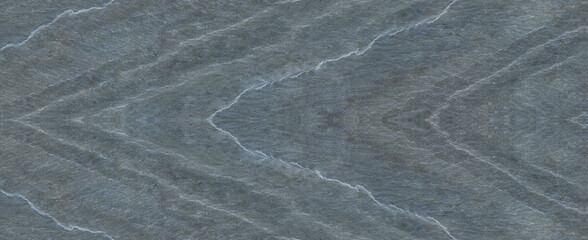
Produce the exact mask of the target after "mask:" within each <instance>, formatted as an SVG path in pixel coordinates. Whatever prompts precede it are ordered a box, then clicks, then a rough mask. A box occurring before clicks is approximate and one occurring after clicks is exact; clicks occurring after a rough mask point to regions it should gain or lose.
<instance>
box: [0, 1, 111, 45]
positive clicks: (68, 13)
mask: <svg viewBox="0 0 588 240" xmlns="http://www.w3.org/2000/svg"><path fill="white" fill-rule="evenodd" d="M113 2H114V0H110V1H109V2H107V3H106V4H104V5H102V6H101V7H91V8H86V9H82V10H78V11H74V10H71V9H68V10H65V11H64V12H62V13H61V14H59V15H57V17H55V18H54V19H53V21H51V22H49V23H47V24H44V25H41V26H40V27H38V28H37V29H35V30H34V31H32V32H31V33H30V34H29V36H28V37H27V38H26V39H25V40H23V41H22V42H19V43H10V44H7V45H6V46H4V47H2V48H0V52H1V51H3V50H4V49H6V48H9V47H20V46H22V45H24V44H25V43H27V42H28V41H29V40H31V39H32V38H33V37H34V36H36V35H37V34H39V32H41V31H42V30H43V29H45V28H48V27H49V26H51V25H52V24H53V23H55V22H57V20H59V19H61V18H63V17H65V16H73V15H78V14H80V13H86V12H90V11H95V10H102V9H104V8H106V7H107V6H108V5H110V4H112V3H113Z"/></svg>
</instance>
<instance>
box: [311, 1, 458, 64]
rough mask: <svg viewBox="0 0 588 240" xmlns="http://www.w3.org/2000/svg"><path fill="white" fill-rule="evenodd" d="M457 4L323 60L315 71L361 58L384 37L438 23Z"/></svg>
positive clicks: (451, 4)
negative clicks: (356, 57) (343, 60)
mask: <svg viewBox="0 0 588 240" xmlns="http://www.w3.org/2000/svg"><path fill="white" fill-rule="evenodd" d="M456 2H457V0H453V1H452V2H451V3H450V4H449V5H447V7H445V9H443V11H442V12H441V13H440V14H438V15H435V16H431V17H428V18H426V19H425V20H422V21H420V22H417V23H415V24H413V25H411V26H408V27H403V28H401V29H396V28H391V29H388V30H386V31H385V32H383V33H381V34H380V35H378V36H376V38H374V39H373V40H372V41H371V42H370V43H368V44H367V45H366V46H365V47H364V48H358V49H356V50H354V51H351V52H349V53H346V54H343V55H341V56H339V57H336V58H332V59H327V60H323V61H321V62H320V63H319V64H317V65H316V66H315V67H314V70H315V71H316V70H319V69H320V68H321V67H322V66H323V65H324V64H326V63H329V62H336V61H339V60H341V59H344V58H347V57H350V56H351V55H356V56H361V55H363V54H364V53H365V52H366V51H367V50H369V49H371V48H372V47H373V45H374V43H375V42H376V41H378V40H380V38H382V37H386V36H394V35H396V34H399V33H401V32H405V31H408V30H411V29H413V28H416V27H418V26H420V25H423V24H431V23H434V22H436V21H437V20H439V19H440V18H441V17H442V16H443V15H445V14H446V13H447V12H448V11H449V8H450V7H451V6H453V4H455V3H456Z"/></svg>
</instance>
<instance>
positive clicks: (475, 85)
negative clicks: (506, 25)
mask: <svg viewBox="0 0 588 240" xmlns="http://www.w3.org/2000/svg"><path fill="white" fill-rule="evenodd" d="M586 28H588V27H586V26H582V27H578V28H576V29H574V30H571V31H567V32H564V33H562V34H561V35H559V36H557V37H555V38H552V39H549V40H548V41H546V42H544V43H541V44H539V45H537V46H534V47H532V48H531V49H529V50H528V51H526V52H524V53H523V54H521V55H519V56H518V57H517V58H516V59H514V60H513V61H512V62H510V63H509V64H508V65H506V66H504V67H502V68H500V69H498V70H497V71H496V72H494V73H492V74H491V75H489V76H487V77H484V78H482V79H480V80H477V81H475V82H474V83H472V84H470V85H468V86H467V87H465V88H463V89H460V90H457V91H455V93H453V94H451V96H449V97H448V98H447V100H448V101H449V100H452V99H455V98H458V97H462V96H465V95H467V94H469V93H470V92H473V91H475V90H477V89H479V88H480V87H482V86H483V85H485V84H487V83H486V82H487V81H488V80H489V79H492V78H494V77H495V76H497V75H499V74H501V73H503V72H505V71H508V70H510V68H512V67H513V66H515V65H516V64H518V62H519V61H520V60H521V59H522V58H523V57H524V56H526V55H528V54H531V53H534V52H535V51H537V50H539V49H541V48H543V47H545V46H547V45H549V44H551V43H554V42H556V41H559V40H560V39H562V38H565V37H568V36H569V35H570V34H573V33H576V32H579V31H580V30H582V29H584V30H585V29H586Z"/></svg>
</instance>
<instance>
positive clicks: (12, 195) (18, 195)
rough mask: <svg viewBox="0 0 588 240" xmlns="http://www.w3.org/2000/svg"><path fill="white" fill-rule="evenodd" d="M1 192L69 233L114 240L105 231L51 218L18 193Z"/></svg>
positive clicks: (0, 190)
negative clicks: (20, 200) (77, 231)
mask: <svg viewBox="0 0 588 240" xmlns="http://www.w3.org/2000/svg"><path fill="white" fill-rule="evenodd" d="M0 192H1V193H2V194H4V195H6V196H9V197H14V198H20V199H22V200H24V201H25V202H26V203H27V204H28V205H29V207H31V209H33V210H35V212H37V213H38V214H40V215H42V216H45V217H48V218H50V219H51V220H52V221H53V222H54V223H55V224H57V225H58V226H59V227H61V228H63V229H65V230H67V231H70V232H71V231H74V230H79V231H83V232H89V233H93V234H100V235H103V236H104V237H106V238H108V239H110V240H113V238H112V237H111V236H110V235H108V234H106V233H105V232H103V231H96V230H90V229H88V228H84V227H80V226H76V225H70V224H64V223H62V222H60V221H59V220H57V219H56V218H55V217H53V216H51V214H49V213H47V212H45V211H43V210H41V209H39V208H38V207H37V206H36V205H35V204H33V203H32V202H31V201H29V199H27V198H26V197H24V196H23V195H20V194H17V193H8V192H5V191H4V190H2V189H0Z"/></svg>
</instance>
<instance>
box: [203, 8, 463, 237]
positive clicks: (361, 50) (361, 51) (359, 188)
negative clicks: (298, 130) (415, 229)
mask: <svg viewBox="0 0 588 240" xmlns="http://www.w3.org/2000/svg"><path fill="white" fill-rule="evenodd" d="M456 2H457V0H453V1H452V2H451V3H450V4H449V5H447V7H445V8H444V9H443V11H442V12H441V13H439V14H437V15H434V16H430V17H428V18H426V19H424V20H422V21H420V22H417V23H416V24H413V25H411V26H407V27H403V28H401V29H395V28H392V29H388V30H386V31H384V32H383V33H381V34H380V35H378V36H377V37H376V38H374V39H373V40H372V41H371V42H370V43H368V44H367V45H366V46H365V47H363V48H358V49H356V50H354V51H351V52H349V53H346V54H343V55H340V56H338V57H335V58H330V59H326V60H323V61H321V62H319V63H318V64H317V65H315V66H314V67H312V68H310V69H308V70H305V71H300V72H298V73H296V74H293V75H287V76H284V77H281V78H279V79H278V80H276V81H273V82H268V81H264V82H263V83H262V84H258V85H253V86H251V87H248V88H246V89H245V90H243V91H242V92H241V93H240V94H239V95H237V96H236V97H235V98H234V99H233V101H231V102H230V103H228V104H227V105H225V106H223V107H221V108H219V109H218V110H217V111H215V112H214V113H212V114H211V115H210V116H209V117H208V118H207V121H208V123H209V124H210V125H211V126H212V127H213V128H215V129H216V130H218V131H219V132H221V133H223V134H224V135H226V136H228V137H230V138H231V139H232V140H233V141H234V142H235V143H236V144H237V145H238V146H239V147H240V148H241V149H243V150H244V151H245V152H247V153H250V154H252V155H257V156H260V157H262V158H264V159H268V158H269V157H268V155H267V154H265V153H264V152H262V151H260V150H251V149H249V148H247V147H245V146H243V145H242V144H241V141H240V140H239V139H238V138H237V137H235V136H234V135H233V134H232V133H231V132H229V131H227V130H224V129H222V128H220V127H218V126H217V125H216V124H215V123H214V117H215V116H216V115H217V114H218V113H220V112H223V111H225V110H227V109H229V108H231V107H232V106H233V105H235V104H236V103H237V102H239V100H240V99H241V97H242V96H243V95H244V94H246V93H247V92H250V91H259V90H261V89H263V88H265V87H266V86H268V85H270V84H273V83H276V82H280V81H283V80H287V79H293V78H296V77H298V76H300V75H302V74H304V73H309V72H313V71H319V70H320V69H321V67H322V66H323V65H325V64H327V63H330V62H337V61H339V60H342V59H345V58H348V57H351V56H353V55H355V56H360V55H363V54H365V53H366V52H367V51H368V50H369V49H371V48H372V47H373V45H374V43H375V42H376V41H378V40H379V39H381V38H382V37H386V36H394V35H396V34H399V33H401V32H405V31H408V30H411V29H413V28H416V27H418V26H421V25H423V24H431V23H434V22H436V21H437V20H439V19H440V18H441V17H442V16H443V15H445V14H446V13H447V12H448V11H449V8H451V6H453V4H455V3H456ZM276 160H277V161H280V162H282V163H285V164H288V165H293V166H295V167H297V168H300V169H302V170H306V171H311V172H313V173H314V174H316V175H317V176H318V177H319V178H320V179H322V180H325V181H327V182H334V183H336V184H338V185H342V186H345V187H348V188H351V189H354V190H356V191H360V192H364V193H365V194H367V195H368V196H369V197H370V198H371V199H372V200H373V201H374V202H375V203H377V204H378V205H379V206H382V207H384V209H387V210H394V211H400V212H402V213H408V214H410V215H413V216H415V217H417V218H418V219H421V220H423V221H425V222H428V223H430V224H433V225H437V226H439V227H440V228H441V229H442V230H443V232H444V233H445V234H447V235H448V236H449V237H450V238H451V239H453V240H456V238H455V237H454V236H453V235H452V234H451V233H450V232H449V230H448V229H447V227H445V226H444V225H442V224H441V223H440V222H439V221H438V220H437V219H435V218H433V217H423V216H420V215H419V214H417V213H412V212H410V211H407V210H404V209H401V208H399V207H397V206H394V205H385V204H382V203H381V202H380V201H378V200H377V199H376V198H375V197H374V196H373V194H372V193H371V192H370V191H369V190H367V189H366V188H365V187H363V186H361V185H356V186H352V185H351V184H349V183H346V182H343V181H340V180H338V179H333V178H327V177H325V176H323V175H322V174H321V173H320V172H319V171H317V170H312V169H309V168H305V167H302V166H301V165H300V164H298V163H295V162H285V161H283V160H281V159H276Z"/></svg>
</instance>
